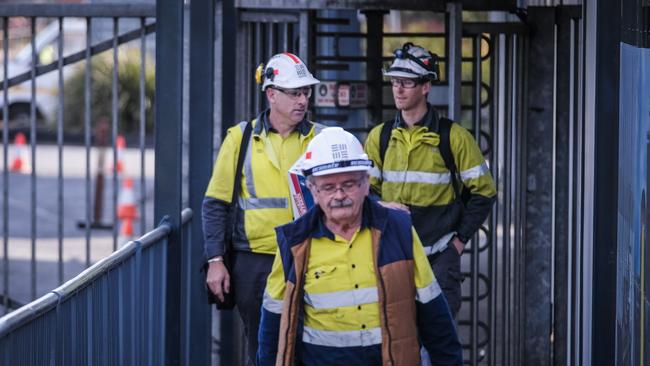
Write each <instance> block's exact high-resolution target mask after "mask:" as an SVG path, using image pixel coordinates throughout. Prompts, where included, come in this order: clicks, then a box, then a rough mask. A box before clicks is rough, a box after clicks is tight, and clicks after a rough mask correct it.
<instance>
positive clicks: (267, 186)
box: [205, 112, 325, 254]
mask: <svg viewBox="0 0 650 366" xmlns="http://www.w3.org/2000/svg"><path fill="white" fill-rule="evenodd" d="M246 123H247V122H241V123H239V124H238V125H237V126H234V127H231V128H229V129H228V132H227V135H226V138H225V139H224V141H223V144H222V145H221V148H220V149H219V155H218V156H217V161H216V163H215V165H214V169H213V171H212V177H211V179H210V183H209V184H208V189H207V191H206V194H205V195H206V197H212V198H215V199H218V200H221V201H224V202H227V203H230V200H231V198H232V189H233V180H234V176H235V168H236V164H237V157H238V154H239V147H240V145H241V139H242V136H243V131H244V127H245V126H246ZM251 123H252V124H253V131H252V133H251V137H250V141H249V144H248V148H247V151H244V152H243V153H244V154H246V156H245V160H244V166H243V169H242V171H243V172H242V178H241V179H242V180H241V192H240V195H239V201H238V210H239V212H238V215H237V221H236V227H235V230H234V233H233V239H232V240H233V243H232V244H233V248H234V249H235V250H242V251H252V252H255V253H264V254H274V253H275V249H276V247H277V244H276V240H275V231H274V230H273V229H274V228H275V227H276V226H278V225H282V224H286V223H287V222H290V221H291V220H293V213H292V209H291V203H290V201H289V197H290V196H289V184H288V180H287V172H288V170H289V168H290V167H291V166H292V165H293V163H294V162H295V161H296V160H297V159H298V158H299V157H300V156H301V155H302V154H303V153H304V151H305V150H306V149H307V144H309V141H311V139H312V138H313V137H314V136H315V135H316V134H317V133H318V132H319V131H320V130H321V129H323V128H324V127H325V126H323V125H320V124H318V123H313V122H309V121H307V120H303V121H302V122H301V123H300V124H299V125H298V126H296V129H295V130H294V131H293V132H292V133H291V134H290V135H289V136H287V137H286V138H282V136H280V134H278V133H275V132H271V131H270V125H269V123H268V122H267V121H266V113H265V112H263V113H262V114H260V116H258V118H256V119H254V120H253V121H252V122H251Z"/></svg>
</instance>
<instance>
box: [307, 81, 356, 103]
mask: <svg viewBox="0 0 650 366" xmlns="http://www.w3.org/2000/svg"><path fill="white" fill-rule="evenodd" d="M314 102H315V105H316V107H344V108H365V107H367V106H368V86H367V85H366V84H365V83H340V82H336V81H324V82H321V83H320V84H318V85H317V86H316V96H315V100H314Z"/></svg>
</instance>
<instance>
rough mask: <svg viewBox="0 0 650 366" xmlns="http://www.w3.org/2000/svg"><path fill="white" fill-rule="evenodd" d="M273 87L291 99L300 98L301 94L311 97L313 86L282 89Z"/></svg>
mask: <svg viewBox="0 0 650 366" xmlns="http://www.w3.org/2000/svg"><path fill="white" fill-rule="evenodd" d="M273 89H275V90H277V91H279V92H282V93H284V94H286V95H287V96H288V97H289V98H291V99H298V98H300V96H301V95H304V96H305V98H307V99H309V98H310V97H311V88H300V89H282V88H278V87H277V86H274V87H273Z"/></svg>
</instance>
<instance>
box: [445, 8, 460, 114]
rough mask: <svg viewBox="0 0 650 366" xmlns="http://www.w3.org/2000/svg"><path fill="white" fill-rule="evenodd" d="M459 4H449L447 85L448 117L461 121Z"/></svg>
mask: <svg viewBox="0 0 650 366" xmlns="http://www.w3.org/2000/svg"><path fill="white" fill-rule="evenodd" d="M462 10H463V9H462V6H461V5H460V4H458V3H448V4H447V33H448V36H449V37H448V40H447V42H448V43H447V83H448V84H449V110H448V112H447V117H448V118H449V119H451V120H453V121H460V104H461V103H460V102H461V100H460V95H461V94H460V84H461V63H462V62H461V57H462V46H463V44H462V36H463V28H462V24H463V14H462V13H463V11H462Z"/></svg>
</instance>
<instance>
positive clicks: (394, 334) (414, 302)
mask: <svg viewBox="0 0 650 366" xmlns="http://www.w3.org/2000/svg"><path fill="white" fill-rule="evenodd" d="M297 165H298V166H299V169H300V170H301V171H302V173H303V175H305V176H306V177H307V179H308V186H309V189H310V191H311V193H312V195H313V197H314V200H315V202H316V203H317V204H316V205H315V206H314V207H313V208H312V209H310V210H309V211H308V212H307V213H306V214H304V215H303V216H301V217H300V218H299V219H297V220H296V221H294V222H292V223H289V224H286V225H283V226H280V227H278V228H276V232H277V239H278V252H277V254H276V256H275V262H274V263H273V269H272V271H271V274H270V276H269V279H268V283H267V286H266V291H265V293H264V303H263V307H262V321H261V324H260V333H259V350H258V354H257V357H258V358H257V362H258V365H263V366H264V365H286V366H290V365H308V366H312V365H394V366H412V365H418V364H419V363H420V345H421V344H422V345H423V346H424V347H425V348H426V349H427V350H428V353H429V355H430V357H431V360H432V361H433V363H434V364H435V365H462V350H461V345H460V342H459V341H458V336H457V332H456V327H455V325H454V322H453V320H452V317H451V313H450V311H449V307H448V305H447V302H446V300H445V298H444V296H442V294H441V290H440V287H439V286H438V283H437V282H436V279H435V277H434V275H433V273H432V271H431V268H430V267H429V264H428V262H427V259H426V256H425V254H424V250H423V248H422V244H421V243H420V240H419V239H418V235H417V233H416V232H415V230H414V229H413V227H412V226H411V219H410V217H409V215H408V214H407V213H405V212H403V211H398V210H393V209H389V208H386V207H384V206H382V205H379V204H378V203H377V202H376V201H373V200H370V199H369V198H368V197H367V196H368V192H369V187H370V183H369V181H368V170H369V169H370V168H371V167H372V162H371V161H370V160H369V159H368V157H367V155H366V154H365V153H364V151H363V147H362V146H361V143H360V142H359V141H358V140H357V139H356V138H355V137H354V136H353V135H352V134H350V133H349V132H346V131H344V130H343V129H341V128H339V127H331V128H326V129H324V130H323V131H322V132H321V133H320V134H319V135H318V136H316V137H314V139H313V140H312V141H311V142H310V143H309V146H308V148H307V151H306V152H305V155H304V156H303V158H302V159H301V160H300V161H299V162H298V163H297Z"/></svg>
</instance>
